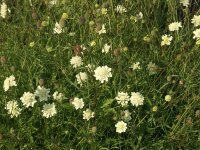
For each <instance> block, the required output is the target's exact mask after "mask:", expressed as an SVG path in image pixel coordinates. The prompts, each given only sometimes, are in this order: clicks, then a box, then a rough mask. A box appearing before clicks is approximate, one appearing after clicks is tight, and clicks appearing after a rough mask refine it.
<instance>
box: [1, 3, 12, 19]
mask: <svg viewBox="0 0 200 150" xmlns="http://www.w3.org/2000/svg"><path fill="white" fill-rule="evenodd" d="M9 11H10V10H9V9H8V7H7V5H6V3H5V2H3V3H2V4H1V8H0V16H1V17H2V18H6V15H7V12H9Z"/></svg>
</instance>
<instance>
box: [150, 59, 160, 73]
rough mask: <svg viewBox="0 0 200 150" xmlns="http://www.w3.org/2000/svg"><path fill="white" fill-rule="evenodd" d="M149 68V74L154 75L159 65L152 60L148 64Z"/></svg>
mask: <svg viewBox="0 0 200 150" xmlns="http://www.w3.org/2000/svg"><path fill="white" fill-rule="evenodd" d="M147 69H148V70H149V74H150V75H152V74H156V73H157V71H158V69H159V67H158V66H157V65H156V64H155V63H152V62H150V63H149V64H148V65H147Z"/></svg>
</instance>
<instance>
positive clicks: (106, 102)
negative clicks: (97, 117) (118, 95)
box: [101, 98, 114, 108]
mask: <svg viewBox="0 0 200 150" xmlns="http://www.w3.org/2000/svg"><path fill="white" fill-rule="evenodd" d="M113 101H114V99H111V98H109V99H106V100H105V101H104V102H103V105H102V106H101V108H105V107H108V106H109V105H110V104H111V103H112V102H113Z"/></svg>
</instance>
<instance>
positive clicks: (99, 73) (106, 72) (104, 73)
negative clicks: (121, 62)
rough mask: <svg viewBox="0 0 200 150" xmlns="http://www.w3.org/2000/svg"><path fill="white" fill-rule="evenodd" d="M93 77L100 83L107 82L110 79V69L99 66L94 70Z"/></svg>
mask: <svg viewBox="0 0 200 150" xmlns="http://www.w3.org/2000/svg"><path fill="white" fill-rule="evenodd" d="M94 73H95V74H94V77H95V78H96V80H99V81H100V82H101V83H104V82H108V78H110V77H112V74H111V68H109V67H108V66H99V67H97V68H96V69H95V70H94Z"/></svg>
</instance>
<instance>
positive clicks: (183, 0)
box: [180, 0, 190, 7]
mask: <svg viewBox="0 0 200 150" xmlns="http://www.w3.org/2000/svg"><path fill="white" fill-rule="evenodd" d="M180 3H181V4H182V5H183V6H185V7H188V5H190V0H180Z"/></svg>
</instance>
